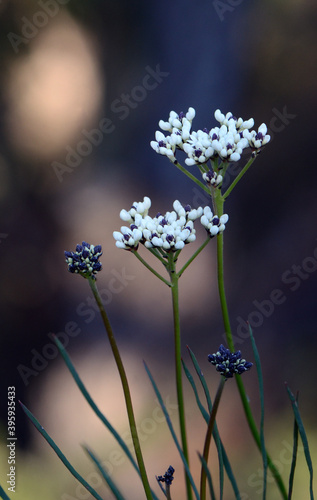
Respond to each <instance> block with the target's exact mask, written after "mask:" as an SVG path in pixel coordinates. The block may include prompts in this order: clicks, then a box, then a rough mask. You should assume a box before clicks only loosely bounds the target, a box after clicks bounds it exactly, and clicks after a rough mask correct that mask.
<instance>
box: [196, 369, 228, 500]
mask: <svg viewBox="0 0 317 500" xmlns="http://www.w3.org/2000/svg"><path fill="white" fill-rule="evenodd" d="M225 381H226V379H225V377H223V376H221V380H220V384H219V387H218V390H217V393H216V396H215V400H214V403H213V406H212V411H211V414H210V418H209V423H208V428H207V433H206V438H205V444H204V452H203V458H204V461H205V464H206V465H207V463H208V456H209V449H210V443H211V437H212V431H213V428H214V424H215V420H216V414H217V410H218V406H219V402H220V398H221V394H222V391H223V388H224V385H225ZM206 479H207V474H206V470H205V467H204V465H203V463H202V466H201V475H200V500H206Z"/></svg>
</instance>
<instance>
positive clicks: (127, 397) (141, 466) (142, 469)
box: [88, 278, 153, 500]
mask: <svg viewBox="0 0 317 500" xmlns="http://www.w3.org/2000/svg"><path fill="white" fill-rule="evenodd" d="M88 281H89V285H90V288H91V290H92V293H93V295H94V297H95V300H96V302H97V304H98V307H99V310H100V314H101V317H102V320H103V323H104V325H105V328H106V331H107V334H108V339H109V342H110V346H111V349H112V352H113V356H114V359H115V361H116V364H117V368H118V371H119V375H120V379H121V384H122V389H123V393H124V398H125V403H126V408H127V413H128V419H129V425H130V431H131V436H132V442H133V446H134V451H135V455H136V459H137V462H138V466H139V470H140V475H141V479H142V483H143V487H144V491H145V495H146V498H147V500H153V496H152V493H151V488H150V484H149V480H148V477H147V473H146V470H145V465H144V460H143V456H142V451H141V446H140V441H139V437H138V432H137V427H136V422H135V417H134V411H133V406H132V399H131V393H130V388H129V384H128V379H127V376H126V373H125V369H124V366H123V363H122V359H121V355H120V352H119V349H118V346H117V343H116V340H115V337H114V334H113V330H112V327H111V324H110V321H109V318H108V316H107V313H106V310H105V308H104V306H103V303H102V300H101V297H100V295H99V292H98V289H97V286H96V283H95V281H94V280H93V279H92V278H89V280H88Z"/></svg>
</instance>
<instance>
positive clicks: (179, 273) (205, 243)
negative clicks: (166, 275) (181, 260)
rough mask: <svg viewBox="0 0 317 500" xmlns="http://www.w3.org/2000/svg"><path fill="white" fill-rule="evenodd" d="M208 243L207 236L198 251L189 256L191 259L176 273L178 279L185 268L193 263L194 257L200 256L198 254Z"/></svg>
mask: <svg viewBox="0 0 317 500" xmlns="http://www.w3.org/2000/svg"><path fill="white" fill-rule="evenodd" d="M209 241H210V238H209V236H208V238H207V239H206V241H204V243H203V244H202V245H201V246H200V247H199V248H198V250H196V252H195V253H194V254H193V255H192V256H191V258H190V259H189V260H188V261H187V262H186V264H184V266H183V267H182V269H181V270H180V271H179V272H178V273H177V277H178V278H180V277H181V275H182V274H183V272H184V271H185V269H187V267H188V266H189V265H190V264H191V263H192V262H193V260H194V259H196V257H197V256H198V255H199V254H200V252H201V251H202V250H203V249H204V248H205V247H206V246H207V245H208V243H209Z"/></svg>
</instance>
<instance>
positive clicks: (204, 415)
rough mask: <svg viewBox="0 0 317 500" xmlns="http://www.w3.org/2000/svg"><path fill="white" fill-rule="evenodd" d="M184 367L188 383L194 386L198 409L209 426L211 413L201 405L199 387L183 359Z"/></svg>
mask: <svg viewBox="0 0 317 500" xmlns="http://www.w3.org/2000/svg"><path fill="white" fill-rule="evenodd" d="M182 365H183V369H184V372H185V375H186V377H187V379H188V382H189V383H190V385H191V386H192V389H193V391H194V394H195V398H196V403H197V406H198V408H199V410H200V413H201V414H202V416H203V418H204V419H205V421H206V422H207V424H208V422H209V413H208V411H207V410H206V409H205V408H204V406H203V404H202V403H201V401H200V399H199V395H198V391H197V387H196V384H195V381H194V379H193V376H192V374H191V373H190V371H189V369H188V368H187V366H186V364H185V361H184V360H183V359H182Z"/></svg>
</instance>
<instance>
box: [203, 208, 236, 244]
mask: <svg viewBox="0 0 317 500" xmlns="http://www.w3.org/2000/svg"><path fill="white" fill-rule="evenodd" d="M228 220H229V216H228V215H227V214H223V215H221V217H218V215H214V214H213V213H212V211H211V209H210V207H205V208H204V215H203V216H202V217H201V219H200V222H201V223H202V225H203V226H204V227H205V228H206V231H207V233H208V234H209V236H210V237H211V238H212V237H213V236H216V234H218V233H222V232H223V231H224V230H225V228H226V224H227V222H228Z"/></svg>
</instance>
